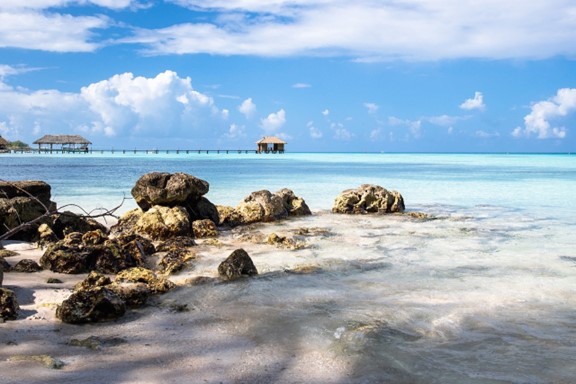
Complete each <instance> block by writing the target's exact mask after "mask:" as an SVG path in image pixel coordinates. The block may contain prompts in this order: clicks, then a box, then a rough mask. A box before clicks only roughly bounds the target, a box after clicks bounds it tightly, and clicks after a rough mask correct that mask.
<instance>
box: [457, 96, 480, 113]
mask: <svg viewBox="0 0 576 384" xmlns="http://www.w3.org/2000/svg"><path fill="white" fill-rule="evenodd" d="M460 108H461V109H465V110H468V111H470V110H473V109H478V110H481V111H482V110H484V109H485V108H486V105H485V104H484V96H483V95H482V92H475V93H474V98H472V99H467V100H466V101H464V102H463V103H462V104H460Z"/></svg>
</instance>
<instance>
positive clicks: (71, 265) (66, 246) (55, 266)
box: [40, 231, 155, 274]
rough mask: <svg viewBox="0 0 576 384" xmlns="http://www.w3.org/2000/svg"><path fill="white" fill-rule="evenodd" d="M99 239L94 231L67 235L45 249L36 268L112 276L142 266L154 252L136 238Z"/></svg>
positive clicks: (129, 236)
mask: <svg viewBox="0 0 576 384" xmlns="http://www.w3.org/2000/svg"><path fill="white" fill-rule="evenodd" d="M100 235H101V233H100V232H98V231H96V232H89V233H87V234H84V235H82V234H81V233H77V232H73V233H70V234H68V235H67V236H66V237H65V238H64V239H63V240H60V241H58V242H56V243H54V244H52V245H50V246H49V247H48V249H46V251H45V252H44V254H43V255H42V257H41V258H40V265H41V266H42V267H43V268H44V269H49V270H51V271H53V272H59V273H68V274H77V273H86V272H90V271H98V272H101V273H109V274H114V273H117V272H119V271H121V270H124V269H127V268H132V267H136V266H140V265H143V264H144V257H145V256H148V255H151V254H152V253H154V252H155V249H154V245H153V244H152V243H151V242H150V241H149V240H147V239H145V238H143V237H141V236H138V235H126V236H119V237H117V238H114V239H110V238H107V237H102V238H101V237H100ZM95 243H96V244H95Z"/></svg>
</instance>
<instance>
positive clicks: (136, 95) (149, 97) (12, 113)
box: [0, 68, 225, 139]
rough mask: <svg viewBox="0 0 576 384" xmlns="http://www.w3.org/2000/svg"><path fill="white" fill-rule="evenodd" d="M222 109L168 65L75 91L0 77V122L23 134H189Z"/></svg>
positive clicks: (219, 117) (15, 133)
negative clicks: (144, 74)
mask: <svg viewBox="0 0 576 384" xmlns="http://www.w3.org/2000/svg"><path fill="white" fill-rule="evenodd" d="M4 69H5V68H4ZM5 72H6V71H5ZM223 115H225V113H224V114H223V113H221V112H220V111H218V109H217V108H216V107H215V106H214V104H213V100H212V99H211V98H210V97H208V96H206V95H203V94H201V93H199V92H197V91H195V90H194V89H193V88H192V85H191V80H190V78H180V77H179V76H178V75H177V74H176V73H175V72H171V71H166V72H163V73H160V74H158V75H157V76H156V77H153V78H146V77H140V76H134V75H133V74H131V73H124V74H119V75H115V76H112V77H111V78H109V79H107V80H102V81H99V82H96V83H93V84H90V85H88V86H86V87H83V88H82V89H81V91H80V92H79V93H70V92H68V93H66V92H60V91H56V90H38V91H31V90H26V89H23V88H13V87H10V86H8V85H6V84H4V83H2V82H0V123H2V124H3V126H4V131H5V132H6V133H7V134H8V133H10V134H11V135H13V136H17V137H23V138H26V137H28V139H31V137H30V135H31V134H34V135H39V134H47V133H87V134H91V135H92V137H94V136H96V137H97V136H102V137H125V136H142V137H160V136H165V137H190V136H191V135H193V131H195V132H198V131H199V130H200V129H202V127H204V126H206V125H207V124H204V123H205V122H206V121H207V120H210V122H211V124H209V126H214V125H215V124H216V123H217V122H219V121H222V122H223V119H222V117H223Z"/></svg>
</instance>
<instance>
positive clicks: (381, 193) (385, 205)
mask: <svg viewBox="0 0 576 384" xmlns="http://www.w3.org/2000/svg"><path fill="white" fill-rule="evenodd" d="M404 209H405V207H404V199H403V197H402V195H401V194H400V193H399V192H397V191H388V190H386V189H384V188H382V187H380V186H378V185H371V184H364V185H361V186H360V187H358V188H356V189H348V190H346V191H343V192H342V193H341V194H340V195H339V196H337V197H336V199H335V201H334V206H333V207H332V212H334V213H355V214H364V213H392V212H403V211H404Z"/></svg>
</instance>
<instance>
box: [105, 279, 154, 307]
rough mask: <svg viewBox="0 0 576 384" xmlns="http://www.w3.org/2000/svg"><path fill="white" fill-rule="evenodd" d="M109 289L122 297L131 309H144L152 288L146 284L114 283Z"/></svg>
mask: <svg viewBox="0 0 576 384" xmlns="http://www.w3.org/2000/svg"><path fill="white" fill-rule="evenodd" d="M107 288H108V289H110V290H111V291H112V292H114V293H116V294H117V295H118V296H120V298H121V299H122V300H124V302H125V303H126V306H128V307H130V308H140V307H143V306H144V305H146V302H147V301H148V298H149V297H150V294H151V291H150V288H149V287H148V285H147V284H144V283H126V282H118V283H117V282H114V283H112V284H110V285H108V286H107Z"/></svg>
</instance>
